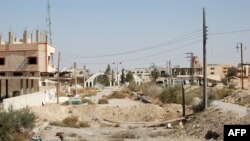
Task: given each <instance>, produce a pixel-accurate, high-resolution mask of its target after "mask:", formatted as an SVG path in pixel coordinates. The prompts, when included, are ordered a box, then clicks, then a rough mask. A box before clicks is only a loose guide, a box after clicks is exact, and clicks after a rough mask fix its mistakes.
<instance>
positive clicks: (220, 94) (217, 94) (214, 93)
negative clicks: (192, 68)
mask: <svg viewBox="0 0 250 141" xmlns="http://www.w3.org/2000/svg"><path fill="white" fill-rule="evenodd" d="M232 93H233V90H232V89H228V88H222V89H215V90H209V91H208V96H210V99H212V100H215V99H223V98H225V97H227V96H229V95H231V94H232Z"/></svg>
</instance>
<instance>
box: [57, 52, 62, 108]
mask: <svg viewBox="0 0 250 141" xmlns="http://www.w3.org/2000/svg"><path fill="white" fill-rule="evenodd" d="M60 56H61V53H60V52H59V53H58V64H57V86H56V100H57V104H59V97H58V96H59V77H60V71H59V68H60Z"/></svg>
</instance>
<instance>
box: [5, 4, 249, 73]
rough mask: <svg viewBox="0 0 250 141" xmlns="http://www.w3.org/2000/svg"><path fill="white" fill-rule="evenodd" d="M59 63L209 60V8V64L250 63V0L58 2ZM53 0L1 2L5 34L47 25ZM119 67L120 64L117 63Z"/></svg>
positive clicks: (54, 18)
mask: <svg viewBox="0 0 250 141" xmlns="http://www.w3.org/2000/svg"><path fill="white" fill-rule="evenodd" d="M50 5H51V22H52V25H51V29H52V41H53V45H54V46H55V48H56V55H55V57H54V63H55V64H56V63H57V55H58V52H61V59H60V60H61V65H60V68H64V67H71V66H72V65H73V62H76V64H77V67H78V68H82V67H83V66H84V65H85V66H86V67H87V68H88V69H90V70H91V72H99V71H105V69H106V67H107V64H110V65H111V67H113V68H116V67H118V69H121V68H125V69H133V68H141V67H149V66H150V65H152V64H155V65H156V66H162V67H165V66H166V62H167V61H168V60H170V61H171V63H172V65H173V66H174V65H180V66H182V67H189V65H190V62H189V59H188V58H186V57H187V54H186V53H189V52H193V53H194V55H196V56H199V58H200V61H201V62H202V57H203V56H202V10H203V8H205V11H206V23H207V26H208V29H207V30H208V40H207V60H208V61H207V62H208V63H209V64H233V65H237V64H238V63H240V51H238V52H237V49H236V46H237V44H238V43H241V42H242V43H243V48H244V50H243V52H244V53H243V56H244V62H250V55H249V54H250V16H249V13H250V8H249V6H250V1H249V0H50ZM46 7H47V0H0V17H1V20H0V21H1V22H0V34H1V35H2V36H3V38H4V39H5V40H6V39H7V35H8V32H9V31H12V32H14V35H16V36H18V37H22V33H23V31H24V30H25V29H26V30H28V32H34V31H35V30H36V29H39V30H44V31H45V30H46V17H47V11H46ZM113 63H114V64H115V65H112V64H113Z"/></svg>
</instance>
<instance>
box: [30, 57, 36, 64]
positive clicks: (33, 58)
mask: <svg viewBox="0 0 250 141" xmlns="http://www.w3.org/2000/svg"><path fill="white" fill-rule="evenodd" d="M28 64H29V65H33V64H37V58H36V57H29V58H28Z"/></svg>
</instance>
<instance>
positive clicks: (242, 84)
mask: <svg viewBox="0 0 250 141" xmlns="http://www.w3.org/2000/svg"><path fill="white" fill-rule="evenodd" d="M240 52H241V55H240V56H241V88H242V90H243V89H244V80H243V71H244V70H243V69H244V68H243V49H242V43H241V44H240Z"/></svg>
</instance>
